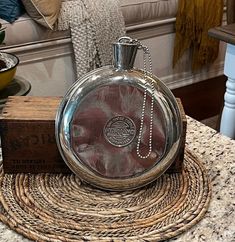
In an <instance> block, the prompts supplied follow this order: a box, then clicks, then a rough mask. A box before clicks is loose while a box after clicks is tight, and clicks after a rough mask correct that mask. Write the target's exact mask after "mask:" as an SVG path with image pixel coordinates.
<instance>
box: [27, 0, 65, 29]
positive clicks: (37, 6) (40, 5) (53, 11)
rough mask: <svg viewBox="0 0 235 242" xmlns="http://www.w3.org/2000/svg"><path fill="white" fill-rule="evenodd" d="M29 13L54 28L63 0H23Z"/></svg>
mask: <svg viewBox="0 0 235 242" xmlns="http://www.w3.org/2000/svg"><path fill="white" fill-rule="evenodd" d="M22 2H23V4H24V7H25V9H26V11H27V13H28V15H29V16H30V17H31V18H32V19H34V20H35V21H37V22H38V23H39V24H42V25H43V26H45V27H47V28H50V29H53V25H54V24H55V22H56V20H57V18H58V16H59V12H60V7H61V2H62V0H22Z"/></svg>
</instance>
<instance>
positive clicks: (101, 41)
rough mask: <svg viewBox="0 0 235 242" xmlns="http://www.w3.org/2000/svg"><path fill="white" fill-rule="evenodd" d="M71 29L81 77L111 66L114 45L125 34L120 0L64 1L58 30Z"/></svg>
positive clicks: (78, 75) (78, 74) (77, 69)
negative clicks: (89, 72)
mask: <svg viewBox="0 0 235 242" xmlns="http://www.w3.org/2000/svg"><path fill="white" fill-rule="evenodd" d="M67 29H70V30H71V38H72V43H73V49H74V54H75V61H76V71H77V78H78V79H79V78H80V77H81V76H82V75H84V74H85V73H87V72H88V71H91V70H93V69H95V68H97V67H100V66H104V65H107V64H111V62H112V43H113V42H115V41H116V40H117V39H118V38H119V37H121V36H123V35H125V25H124V19H123V16H122V13H121V11H120V8H119V1H117V0H64V1H63V2H62V6H61V12H60V16H59V19H58V30H67Z"/></svg>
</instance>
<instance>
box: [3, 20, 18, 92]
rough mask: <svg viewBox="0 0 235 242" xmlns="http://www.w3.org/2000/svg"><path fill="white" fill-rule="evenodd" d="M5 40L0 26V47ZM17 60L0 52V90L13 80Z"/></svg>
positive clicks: (15, 57) (11, 55)
mask: <svg viewBox="0 0 235 242" xmlns="http://www.w3.org/2000/svg"><path fill="white" fill-rule="evenodd" d="M4 39H5V28H3V27H2V25H1V24H0V46H1V45H2V43H3V41H4ZM18 64H19V58H18V57H17V56H15V55H14V54H11V53H7V52H3V51H1V50H0V90H2V89H4V88H5V87H6V86H7V85H8V84H9V83H10V82H11V81H12V80H13V78H14V76H15V72H16V67H17V65H18Z"/></svg>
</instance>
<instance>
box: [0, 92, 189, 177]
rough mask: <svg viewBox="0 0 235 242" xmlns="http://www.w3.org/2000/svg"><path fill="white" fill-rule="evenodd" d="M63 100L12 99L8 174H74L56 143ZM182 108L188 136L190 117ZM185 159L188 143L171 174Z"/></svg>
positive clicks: (5, 134)
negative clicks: (58, 111)
mask: <svg viewBox="0 0 235 242" xmlns="http://www.w3.org/2000/svg"><path fill="white" fill-rule="evenodd" d="M60 101H61V97H30V96H26V97H25V96H18V97H16V96H15V97H9V98H8V100H7V102H6V105H5V107H4V109H3V112H2V115H1V117H0V133H1V142H2V155H3V168H4V172H5V173H44V172H50V173H68V172H71V171H70V170H69V168H68V167H67V166H66V164H65V162H64V161H63V160H62V158H61V156H60V154H59V151H58V148H57V145H56V141H55V115H56V111H57V108H58V106H59V103H60ZM179 103H180V102H179ZM180 105H181V104H180ZM181 109H182V112H181V114H182V118H183V121H184V134H183V135H184V137H185V133H186V117H185V114H184V111H183V108H182V106H181ZM183 156H184V142H183V144H182V147H181V152H180V154H179V155H178V157H177V158H176V160H175V162H174V163H173V165H172V166H171V168H170V169H169V172H180V171H181V168H182V163H183Z"/></svg>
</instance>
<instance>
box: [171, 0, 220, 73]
mask: <svg viewBox="0 0 235 242" xmlns="http://www.w3.org/2000/svg"><path fill="white" fill-rule="evenodd" d="M223 5H224V3H223V0H179V6H178V12H177V16H176V36H175V46H174V57H173V66H175V64H176V62H177V61H178V60H179V59H180V58H181V56H182V55H183V53H184V51H185V50H187V49H189V48H192V69H193V70H197V69H199V68H201V67H202V66H204V65H207V64H209V63H212V62H213V61H214V60H215V59H216V57H217V55H218V50H219V41H217V40H215V39H213V38H211V37H209V36H208V30H209V29H210V28H213V27H216V26H219V25H221V22H222V16H223Z"/></svg>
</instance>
